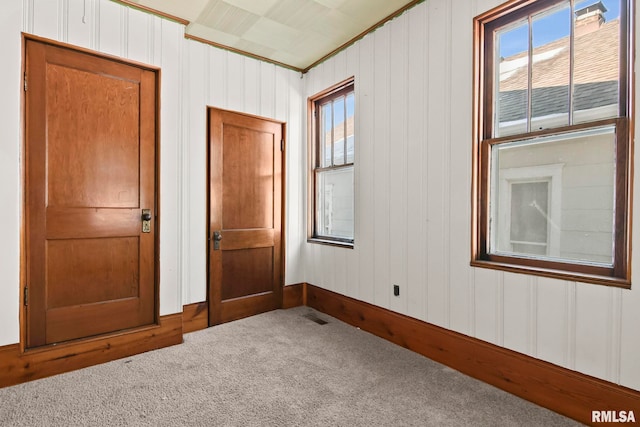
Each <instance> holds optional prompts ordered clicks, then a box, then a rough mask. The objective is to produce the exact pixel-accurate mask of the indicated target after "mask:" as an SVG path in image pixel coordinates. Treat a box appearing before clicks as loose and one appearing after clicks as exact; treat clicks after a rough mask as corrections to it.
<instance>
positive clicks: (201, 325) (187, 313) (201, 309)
mask: <svg viewBox="0 0 640 427" xmlns="http://www.w3.org/2000/svg"><path fill="white" fill-rule="evenodd" d="M208 327H209V304H208V303H207V301H202V302H196V303H194V304H188V305H185V306H183V307H182V332H183V333H185V334H186V333H189V332H195V331H200V330H202V329H206V328H208Z"/></svg>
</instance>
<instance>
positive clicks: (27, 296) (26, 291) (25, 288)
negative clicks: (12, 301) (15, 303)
mask: <svg viewBox="0 0 640 427" xmlns="http://www.w3.org/2000/svg"><path fill="white" fill-rule="evenodd" d="M24 305H29V288H27V287H26V286H25V287H24Z"/></svg>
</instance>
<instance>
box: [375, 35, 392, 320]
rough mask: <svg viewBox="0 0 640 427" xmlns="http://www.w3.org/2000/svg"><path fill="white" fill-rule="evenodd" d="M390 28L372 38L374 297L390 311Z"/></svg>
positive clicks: (378, 303)
mask: <svg viewBox="0 0 640 427" xmlns="http://www.w3.org/2000/svg"><path fill="white" fill-rule="evenodd" d="M389 28H390V27H389V25H385V26H384V27H382V28H380V29H378V30H377V31H376V32H375V33H374V34H373V37H374V39H375V45H374V68H373V75H374V82H375V88H376V91H375V95H374V96H375V99H374V125H373V129H374V132H373V150H374V152H373V165H374V166H373V168H374V170H375V173H374V175H373V185H374V189H375V193H374V204H373V209H374V212H375V214H374V219H373V221H374V230H375V234H374V237H373V239H374V241H373V248H374V249H373V251H374V252H373V253H374V265H373V271H374V278H373V279H374V295H373V300H374V302H375V304H376V305H379V306H381V307H385V308H388V307H389V300H390V298H391V290H390V286H391V283H390V281H389V280H390V277H389V253H390V252H389V239H390V235H389V234H390V229H389V221H390V218H389V210H390V198H389V178H390V176H389V153H390V145H391V143H390V141H389V139H390V138H391V135H390V132H389V113H390V80H389V79H390V75H389V70H390V67H391V64H390V55H389V54H390V48H391V46H390V40H389V31H390V30H389Z"/></svg>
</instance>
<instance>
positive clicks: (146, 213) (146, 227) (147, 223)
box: [142, 209, 151, 233]
mask: <svg viewBox="0 0 640 427" xmlns="http://www.w3.org/2000/svg"><path fill="white" fill-rule="evenodd" d="M142 232H143V233H151V209H142Z"/></svg>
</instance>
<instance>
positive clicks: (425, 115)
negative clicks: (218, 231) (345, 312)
mask: <svg viewBox="0 0 640 427" xmlns="http://www.w3.org/2000/svg"><path fill="white" fill-rule="evenodd" d="M500 3H503V1H502V0H472V1H467V0H454V1H448V0H430V1H428V2H424V3H421V4H419V5H417V6H416V7H414V8H412V9H411V10H409V11H407V12H406V13H405V14H403V15H402V16H400V17H398V18H396V19H394V20H392V21H390V22H388V23H387V24H385V25H384V26H383V27H381V28H379V29H377V30H376V31H375V32H374V33H373V34H369V35H367V36H366V37H364V38H363V39H362V40H360V41H359V42H358V43H356V44H355V45H353V46H351V47H349V48H347V49H346V51H345V55H346V58H347V61H346V62H345V60H344V56H343V55H342V54H341V55H338V56H335V57H333V58H330V59H328V60H327V61H325V62H324V63H323V64H321V65H320V66H318V67H316V68H314V69H312V70H311V71H310V72H309V73H308V74H307V75H305V78H304V80H305V96H310V95H312V94H314V93H317V92H319V91H321V90H323V89H325V88H327V87H329V86H331V85H333V84H335V83H337V82H339V81H340V77H342V76H343V75H355V85H356V94H357V101H358V103H357V107H356V141H357V142H356V144H357V145H356V146H357V154H356V166H355V167H356V172H355V174H356V196H355V197H356V218H355V220H356V222H355V229H356V235H355V249H354V250H353V251H351V253H352V255H351V256H349V257H347V258H345V259H347V260H348V262H347V269H346V271H345V267H344V265H342V264H340V263H338V264H336V257H342V255H341V254H342V252H344V251H345V250H344V249H341V248H333V247H322V248H320V247H319V246H318V245H315V244H311V243H303V245H304V246H305V248H306V249H305V250H304V252H303V253H304V255H305V256H304V266H305V267H304V268H305V273H306V276H305V277H306V281H308V282H309V283H312V284H314V285H317V286H320V287H323V288H326V289H330V290H339V292H341V293H344V294H346V295H348V296H355V297H356V298H358V299H360V300H363V301H366V302H370V303H373V304H375V305H378V306H380V307H383V308H386V309H390V310H393V311H396V312H399V313H402V314H406V315H409V316H412V317H416V318H419V319H423V320H426V321H428V322H430V323H433V324H436V325H439V326H444V327H447V328H449V329H451V330H454V331H457V332H461V333H464V334H468V335H470V336H474V337H476V338H479V339H482V340H485V341H488V342H491V343H494V344H496V345H499V346H503V347H506V348H509V349H512V350H515V351H518V352H521V353H524V354H527V355H530V356H533V357H537V358H540V359H542V360H545V361H548V362H551V363H554V364H557V365H560V366H563V367H567V368H569V369H574V370H577V371H579V372H582V373H585V374H588V375H593V376H596V377H598V378H602V379H605V380H608V381H612V382H614V383H618V384H622V385H624V386H627V387H631V388H634V389H637V390H640V364H638V362H637V361H638V357H640V340H638V338H637V330H638V328H640V287H638V286H637V283H634V285H633V290H621V289H617V288H612V287H605V286H598V285H591V284H584V283H576V282H566V281H561V280H554V279H547V278H541V277H534V276H527V275H522V274H512V273H504V272H500V271H494V270H487V269H477V268H472V267H470V265H469V260H470V233H471V231H470V222H471V221H470V215H471V211H470V206H471V198H470V194H471V138H472V135H471V117H472V72H473V71H472V65H473V64H472V50H473V44H472V40H473V36H472V25H471V23H472V19H473V17H474V16H476V15H477V14H480V13H483V12H485V11H487V10H489V9H491V8H493V7H495V6H497V5H499V4H500ZM636 37H638V34H636ZM349 58H354V59H353V60H349ZM345 67H346V69H345ZM637 153H638V150H636V155H638V154H637ZM637 161H638V160H637V158H636V162H637ZM636 176H637V174H636ZM636 179H637V178H636ZM639 187H640V185H638V184H637V183H636V185H634V188H635V199H636V201H637V200H638V198H639V197H640V193H639V192H638V191H639V190H638V188H639ZM301 203H304V200H303V201H301ZM633 220H634V221H635V222H636V223H637V222H638V221H640V210H639V209H636V210H635V213H634V218H633ZM639 229H640V227H634V234H633V241H634V244H635V246H636V247H638V245H640V242H639V241H638V230H639ZM332 255H333V256H332ZM341 260H342V258H340V262H342V261H341ZM638 260H640V256H635V257H634V259H633V271H634V277H635V276H636V275H637V274H638V271H640V262H639V261H638ZM352 264H355V265H357V267H356V268H355V269H352V267H351V266H352ZM634 282H637V280H634ZM394 283H396V284H399V285H400V286H401V293H400V297H399V298H396V297H394V296H393V295H392V287H391V285H392V284H394Z"/></svg>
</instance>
